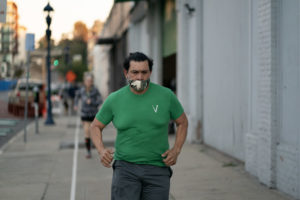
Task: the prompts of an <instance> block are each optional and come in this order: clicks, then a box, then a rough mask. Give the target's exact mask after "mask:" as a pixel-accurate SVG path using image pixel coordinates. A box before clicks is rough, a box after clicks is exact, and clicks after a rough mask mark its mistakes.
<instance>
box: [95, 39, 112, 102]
mask: <svg viewBox="0 0 300 200" xmlns="http://www.w3.org/2000/svg"><path fill="white" fill-rule="evenodd" d="M109 50H110V47H109V46H101V45H95V46H94V50H93V59H94V60H93V63H94V67H93V70H94V71H93V73H94V79H95V81H94V84H95V86H96V87H97V88H98V89H99V92H100V93H101V95H102V98H103V99H105V98H106V97H107V96H108V95H109V56H110V54H109Z"/></svg>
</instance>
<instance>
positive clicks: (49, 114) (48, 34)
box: [44, 2, 54, 125]
mask: <svg viewBox="0 0 300 200" xmlns="http://www.w3.org/2000/svg"><path fill="white" fill-rule="evenodd" d="M52 11H54V10H53V8H52V7H51V6H50V4H49V2H48V4H47V5H46V7H45V8H44V12H45V13H47V17H46V22H47V30H46V37H47V44H48V47H47V59H46V62H47V72H48V76H47V78H48V80H47V81H48V91H47V119H46V121H45V124H46V125H53V124H54V121H53V117H52V102H51V71H50V38H51V30H50V24H51V17H50V13H51V12H52Z"/></svg>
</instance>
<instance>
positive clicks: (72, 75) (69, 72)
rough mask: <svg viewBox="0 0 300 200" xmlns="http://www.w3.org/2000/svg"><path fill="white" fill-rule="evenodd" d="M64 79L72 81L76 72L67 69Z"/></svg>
mask: <svg viewBox="0 0 300 200" xmlns="http://www.w3.org/2000/svg"><path fill="white" fill-rule="evenodd" d="M66 79H67V81H68V82H72V81H74V80H75V79H76V74H75V73H74V72H73V71H71V70H69V71H68V72H67V74H66Z"/></svg>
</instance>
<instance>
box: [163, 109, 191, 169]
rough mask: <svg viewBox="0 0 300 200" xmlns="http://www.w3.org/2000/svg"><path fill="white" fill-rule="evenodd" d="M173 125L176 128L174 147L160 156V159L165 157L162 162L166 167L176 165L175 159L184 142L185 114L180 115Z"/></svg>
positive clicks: (186, 123) (185, 130) (186, 125)
mask: <svg viewBox="0 0 300 200" xmlns="http://www.w3.org/2000/svg"><path fill="white" fill-rule="evenodd" d="M175 123H176V126H177V131H176V139H175V144H174V147H173V148H172V149H169V150H168V151H166V152H165V153H163V154H162V157H166V158H165V159H164V160H163V161H164V163H165V164H166V165H167V166H172V165H175V164H176V162H177V157H178V155H179V154H180V152H181V148H182V146H183V144H184V142H185V138H186V135H187V128H188V120H187V117H186V115H185V113H182V115H180V117H178V118H177V119H176V120H175Z"/></svg>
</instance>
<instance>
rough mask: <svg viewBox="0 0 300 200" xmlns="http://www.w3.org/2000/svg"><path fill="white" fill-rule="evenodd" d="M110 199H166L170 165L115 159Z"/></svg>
mask: <svg viewBox="0 0 300 200" xmlns="http://www.w3.org/2000/svg"><path fill="white" fill-rule="evenodd" d="M113 169H114V173H113V179H112V187H111V199H112V200H168V199H169V191H170V178H171V176H172V169H171V168H170V167H158V166H153V165H137V164H133V163H129V162H126V161H121V160H116V161H115V162H114V163H113Z"/></svg>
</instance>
